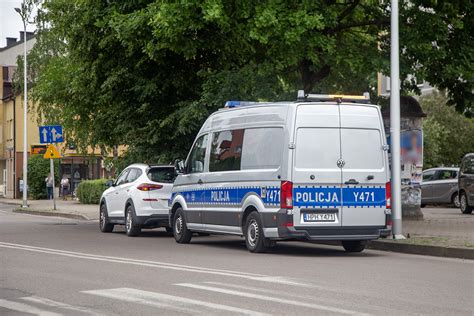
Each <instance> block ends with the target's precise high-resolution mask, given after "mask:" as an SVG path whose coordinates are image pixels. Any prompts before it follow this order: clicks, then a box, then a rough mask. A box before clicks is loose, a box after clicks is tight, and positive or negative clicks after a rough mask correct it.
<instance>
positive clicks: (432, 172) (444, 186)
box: [421, 167, 459, 207]
mask: <svg viewBox="0 0 474 316" xmlns="http://www.w3.org/2000/svg"><path fill="white" fill-rule="evenodd" d="M458 173H459V168H448V167H442V168H432V169H427V170H425V171H423V181H422V183H421V207H424V206H425V205H426V204H453V205H454V206H456V207H459V196H458Z"/></svg>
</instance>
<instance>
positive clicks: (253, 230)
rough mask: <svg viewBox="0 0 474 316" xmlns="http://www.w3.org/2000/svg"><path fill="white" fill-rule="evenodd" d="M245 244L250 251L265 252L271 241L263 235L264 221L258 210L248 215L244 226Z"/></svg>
mask: <svg viewBox="0 0 474 316" xmlns="http://www.w3.org/2000/svg"><path fill="white" fill-rule="evenodd" d="M244 228H245V229H244V234H245V245H246V246H247V249H248V250H249V251H250V252H256V253H259V252H265V250H266V249H267V244H268V243H269V242H268V240H266V238H265V236H264V235H263V228H262V221H261V220H260V216H259V215H258V213H257V212H252V213H250V214H249V216H247V219H246V221H245V227H244Z"/></svg>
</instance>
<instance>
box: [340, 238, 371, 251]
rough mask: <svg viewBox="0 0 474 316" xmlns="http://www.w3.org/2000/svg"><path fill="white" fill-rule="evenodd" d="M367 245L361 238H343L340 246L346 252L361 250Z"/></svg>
mask: <svg viewBox="0 0 474 316" xmlns="http://www.w3.org/2000/svg"><path fill="white" fill-rule="evenodd" d="M365 246H367V242H366V241H363V240H343V241H342V247H344V250H346V252H361V251H362V250H364V249H365Z"/></svg>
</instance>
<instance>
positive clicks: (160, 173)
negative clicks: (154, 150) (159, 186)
mask: <svg viewBox="0 0 474 316" xmlns="http://www.w3.org/2000/svg"><path fill="white" fill-rule="evenodd" d="M147 176H148V179H150V180H151V181H154V182H162V183H173V182H174V179H175V178H176V172H175V171H174V168H173V167H159V168H156V167H155V168H150V170H148V173H147Z"/></svg>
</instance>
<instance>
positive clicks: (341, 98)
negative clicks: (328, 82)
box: [297, 90, 370, 103]
mask: <svg viewBox="0 0 474 316" xmlns="http://www.w3.org/2000/svg"><path fill="white" fill-rule="evenodd" d="M297 101H336V102H338V103H341V102H353V103H370V95H369V93H368V92H364V94H363V95H344V94H311V93H309V94H305V93H304V90H298V98H297Z"/></svg>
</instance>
